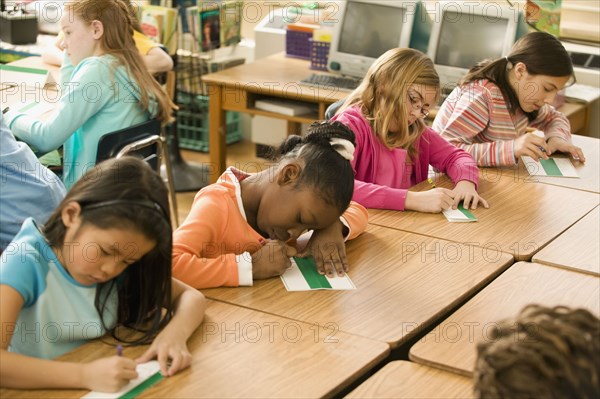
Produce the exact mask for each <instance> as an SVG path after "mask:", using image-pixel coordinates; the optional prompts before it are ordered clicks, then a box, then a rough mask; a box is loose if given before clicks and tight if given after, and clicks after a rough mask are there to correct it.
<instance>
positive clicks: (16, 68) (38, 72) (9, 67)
mask: <svg viewBox="0 0 600 399" xmlns="http://www.w3.org/2000/svg"><path fill="white" fill-rule="evenodd" d="M0 70H2V71H12V72H25V73H33V74H36V75H46V74H47V73H48V70H47V69H38V68H27V67H20V66H15V65H4V64H0Z"/></svg>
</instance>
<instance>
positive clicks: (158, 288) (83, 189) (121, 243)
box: [43, 157, 172, 342]
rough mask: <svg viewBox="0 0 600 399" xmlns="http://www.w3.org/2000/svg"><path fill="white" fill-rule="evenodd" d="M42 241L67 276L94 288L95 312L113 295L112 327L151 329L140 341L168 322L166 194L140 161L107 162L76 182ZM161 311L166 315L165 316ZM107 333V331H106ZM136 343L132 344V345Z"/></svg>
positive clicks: (45, 227)
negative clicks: (114, 322)
mask: <svg viewBox="0 0 600 399" xmlns="http://www.w3.org/2000/svg"><path fill="white" fill-rule="evenodd" d="M43 233H44V236H45V237H46V239H47V240H48V242H49V244H50V246H51V247H52V249H53V250H54V252H55V253H56V255H57V258H58V259H59V260H60V262H61V263H62V265H63V266H64V268H65V269H66V271H67V273H69V275H70V276H71V277H72V278H73V279H74V280H75V281H76V282H77V283H79V284H81V285H84V286H93V285H97V288H98V289H97V292H96V309H97V310H98V312H99V314H100V315H101V316H102V315H103V313H104V310H105V305H106V303H105V301H103V299H106V298H108V297H109V294H110V293H112V292H113V290H115V291H116V292H117V293H118V301H119V304H118V316H117V325H125V326H136V327H139V326H140V325H142V324H143V323H149V327H148V330H147V335H146V336H145V337H142V339H143V341H146V340H147V339H149V338H150V337H151V336H153V334H155V333H156V332H157V331H158V330H159V329H160V328H161V327H162V326H163V325H164V324H166V322H167V321H168V319H169V318H170V314H171V305H170V303H171V251H172V238H171V233H172V228H171V219H170V214H169V204H168V196H167V189H166V188H165V185H164V183H163V181H162V179H161V178H160V176H158V174H156V173H155V172H154V171H153V170H152V169H151V168H150V167H149V166H148V165H147V164H146V163H145V162H144V161H143V160H140V159H138V158H135V157H123V158H120V159H109V160H107V161H104V162H102V163H100V164H98V165H96V166H95V167H94V168H92V169H90V170H89V171H88V172H87V173H86V174H85V175H83V176H82V177H81V179H80V180H78V181H77V182H76V183H75V185H73V187H72V188H71V190H70V191H69V192H68V193H67V196H66V197H65V198H64V200H63V201H62V202H61V204H60V205H59V206H58V208H57V209H56V210H55V211H54V213H53V214H52V216H51V217H50V219H49V220H48V222H47V223H46V225H45V226H44V228H43ZM161 309H167V313H166V315H164V314H161ZM104 327H105V328H106V329H107V330H108V331H112V332H113V333H114V331H113V330H112V328H111V327H112V326H106V325H105V326H104ZM136 342H137V341H136Z"/></svg>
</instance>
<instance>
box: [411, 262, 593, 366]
mask: <svg viewBox="0 0 600 399" xmlns="http://www.w3.org/2000/svg"><path fill="white" fill-rule="evenodd" d="M599 297H600V279H599V278H598V277H595V276H590V275H586V274H582V273H574V272H572V271H569V270H564V269H559V268H555V267H552V266H545V265H540V264H537V263H525V262H519V263H516V264H514V265H512V266H511V267H510V268H509V269H508V270H507V271H506V272H504V273H503V274H502V275H501V276H500V277H498V278H497V279H496V280H494V281H492V283H491V284H490V285H488V286H487V287H485V288H484V289H483V290H482V291H481V292H479V293H478V294H477V295H475V297H474V298H472V299H471V300H470V301H469V302H467V303H466V304H465V305H463V306H462V307H461V308H460V309H458V310H457V311H456V312H455V313H454V314H452V315H451V316H450V317H449V318H447V319H446V320H444V322H443V323H441V324H440V325H438V326H436V327H435V328H434V329H433V330H432V331H431V332H430V333H429V334H427V335H426V336H425V337H423V338H422V339H421V340H420V341H419V342H418V343H416V344H415V345H414V346H413V347H412V348H411V349H410V359H411V360H413V361H416V362H418V363H421V364H425V365H428V366H434V367H440V368H443V369H445V370H449V371H452V372H456V373H461V374H464V375H467V376H470V375H471V374H472V372H473V367H474V364H475V358H476V345H477V343H478V342H479V341H481V340H483V339H491V338H490V337H491V335H490V334H491V329H492V328H493V327H494V326H495V325H496V323H497V322H498V321H500V320H503V319H506V318H512V317H515V316H516V315H517V314H518V313H519V311H520V310H521V309H522V308H523V307H524V306H525V305H528V304H531V303H537V304H540V305H544V306H556V305H565V306H570V307H582V308H586V309H588V310H589V311H591V312H592V313H594V314H596V315H600V302H599V301H598V298H599Z"/></svg>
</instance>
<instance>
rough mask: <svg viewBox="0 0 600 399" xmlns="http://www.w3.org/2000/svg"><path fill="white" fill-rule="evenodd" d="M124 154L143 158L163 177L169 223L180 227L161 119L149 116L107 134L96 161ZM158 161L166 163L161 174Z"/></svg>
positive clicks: (103, 138) (100, 144) (100, 142)
mask: <svg viewBox="0 0 600 399" xmlns="http://www.w3.org/2000/svg"><path fill="white" fill-rule="evenodd" d="M125 155H134V156H138V157H140V158H142V159H144V160H145V161H146V162H147V163H148V164H149V165H150V166H151V167H152V169H154V170H155V171H156V172H157V173H159V174H160V175H161V176H163V180H164V182H165V184H166V185H167V189H168V191H169V207H170V209H171V219H172V220H171V222H172V224H173V228H176V227H177V226H179V218H178V215H177V197H176V195H175V188H174V185H173V172H172V170H171V160H170V157H169V152H168V150H167V142H166V138H165V135H164V134H163V129H162V127H161V125H160V122H159V121H158V120H156V119H150V120H149V121H146V122H142V123H139V124H137V125H134V126H130V127H127V128H124V129H120V130H117V131H115V132H112V133H107V134H105V135H104V136H102V137H101V138H100V141H99V142H98V152H97V155H96V163H98V162H101V161H104V160H106V159H109V158H120V157H122V156H125ZM161 163H164V166H165V168H164V169H165V170H164V173H161Z"/></svg>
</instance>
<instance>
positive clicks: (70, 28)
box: [60, 12, 102, 66]
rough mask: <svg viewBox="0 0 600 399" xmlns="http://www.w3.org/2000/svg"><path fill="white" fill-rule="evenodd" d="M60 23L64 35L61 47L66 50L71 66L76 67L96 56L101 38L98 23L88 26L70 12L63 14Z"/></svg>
mask: <svg viewBox="0 0 600 399" xmlns="http://www.w3.org/2000/svg"><path fill="white" fill-rule="evenodd" d="M60 23H61V29H62V31H63V33H64V38H63V42H62V46H63V48H65V49H66V51H67V54H68V55H69V58H70V60H71V63H72V64H73V66H77V64H79V63H80V62H81V61H82V60H84V59H85V58H87V57H91V56H93V55H98V50H99V48H100V40H99V39H100V37H101V36H102V34H101V33H100V32H99V29H98V28H99V25H98V24H100V23H99V22H98V21H95V22H93V23H92V24H88V23H86V22H84V21H82V20H81V19H80V18H79V17H75V16H74V15H73V13H72V12H65V14H64V16H63V17H62V18H61V20H60ZM100 26H101V24H100Z"/></svg>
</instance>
